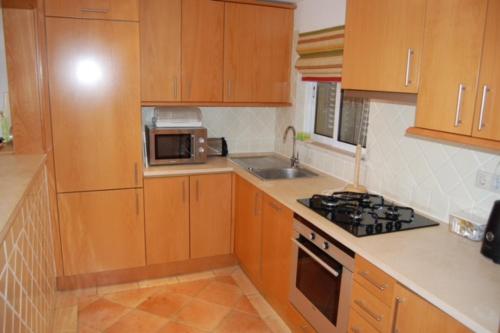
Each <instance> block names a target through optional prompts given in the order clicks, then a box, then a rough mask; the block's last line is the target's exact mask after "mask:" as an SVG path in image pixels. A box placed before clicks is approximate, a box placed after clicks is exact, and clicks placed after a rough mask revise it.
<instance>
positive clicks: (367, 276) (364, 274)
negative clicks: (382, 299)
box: [359, 271, 387, 291]
mask: <svg viewBox="0 0 500 333" xmlns="http://www.w3.org/2000/svg"><path fill="white" fill-rule="evenodd" d="M359 275H361V276H362V277H364V278H365V279H366V281H368V282H370V283H371V284H372V285H373V286H375V288H377V289H378V290H380V291H384V290H386V289H387V284H385V283H384V284H380V283H378V282H377V281H375V280H374V279H372V278H371V277H370V274H368V272H367V271H361V272H359Z"/></svg>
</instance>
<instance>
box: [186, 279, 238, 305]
mask: <svg viewBox="0 0 500 333" xmlns="http://www.w3.org/2000/svg"><path fill="white" fill-rule="evenodd" d="M241 295H242V293H241V290H240V288H238V287H237V286H234V285H230V284H227V283H221V282H217V281H214V282H212V283H210V284H209V285H208V286H207V287H206V288H205V289H203V290H202V291H201V292H200V293H199V294H198V295H197V296H196V298H199V299H202V300H204V301H207V302H211V303H216V304H219V305H224V306H227V307H232V306H233V305H234V304H236V302H237V301H238V300H239V299H240V298H241Z"/></svg>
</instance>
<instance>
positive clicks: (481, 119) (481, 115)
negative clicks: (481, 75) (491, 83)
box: [477, 85, 490, 131]
mask: <svg viewBox="0 0 500 333" xmlns="http://www.w3.org/2000/svg"><path fill="white" fill-rule="evenodd" d="M489 92H490V88H489V87H488V86H487V85H485V86H483V98H482V99H481V112H480V113H479V127H478V128H477V130H478V131H480V130H482V129H483V127H484V125H485V124H484V112H485V110H486V99H487V98H488V93H489Z"/></svg>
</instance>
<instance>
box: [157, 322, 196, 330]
mask: <svg viewBox="0 0 500 333" xmlns="http://www.w3.org/2000/svg"><path fill="white" fill-rule="evenodd" d="M156 333H204V331H200V330H198V329H196V328H194V327H191V326H187V325H184V324H181V323H178V322H175V321H171V322H169V323H167V325H165V326H163V327H162V328H161V329H160V330H159V331H158V332H156Z"/></svg>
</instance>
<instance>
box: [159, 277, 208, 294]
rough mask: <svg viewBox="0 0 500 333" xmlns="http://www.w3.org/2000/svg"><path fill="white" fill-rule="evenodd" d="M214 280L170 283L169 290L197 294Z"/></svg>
mask: <svg viewBox="0 0 500 333" xmlns="http://www.w3.org/2000/svg"><path fill="white" fill-rule="evenodd" d="M212 281H213V280H212V279H204V280H197V281H189V282H181V283H177V284H172V285H169V286H167V287H168V289H169V290H171V291H173V292H175V293H178V294H183V295H188V296H195V295H197V294H198V293H199V292H200V291H202V290H203V289H204V288H205V287H206V286H208V284H209V283H210V282H212Z"/></svg>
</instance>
